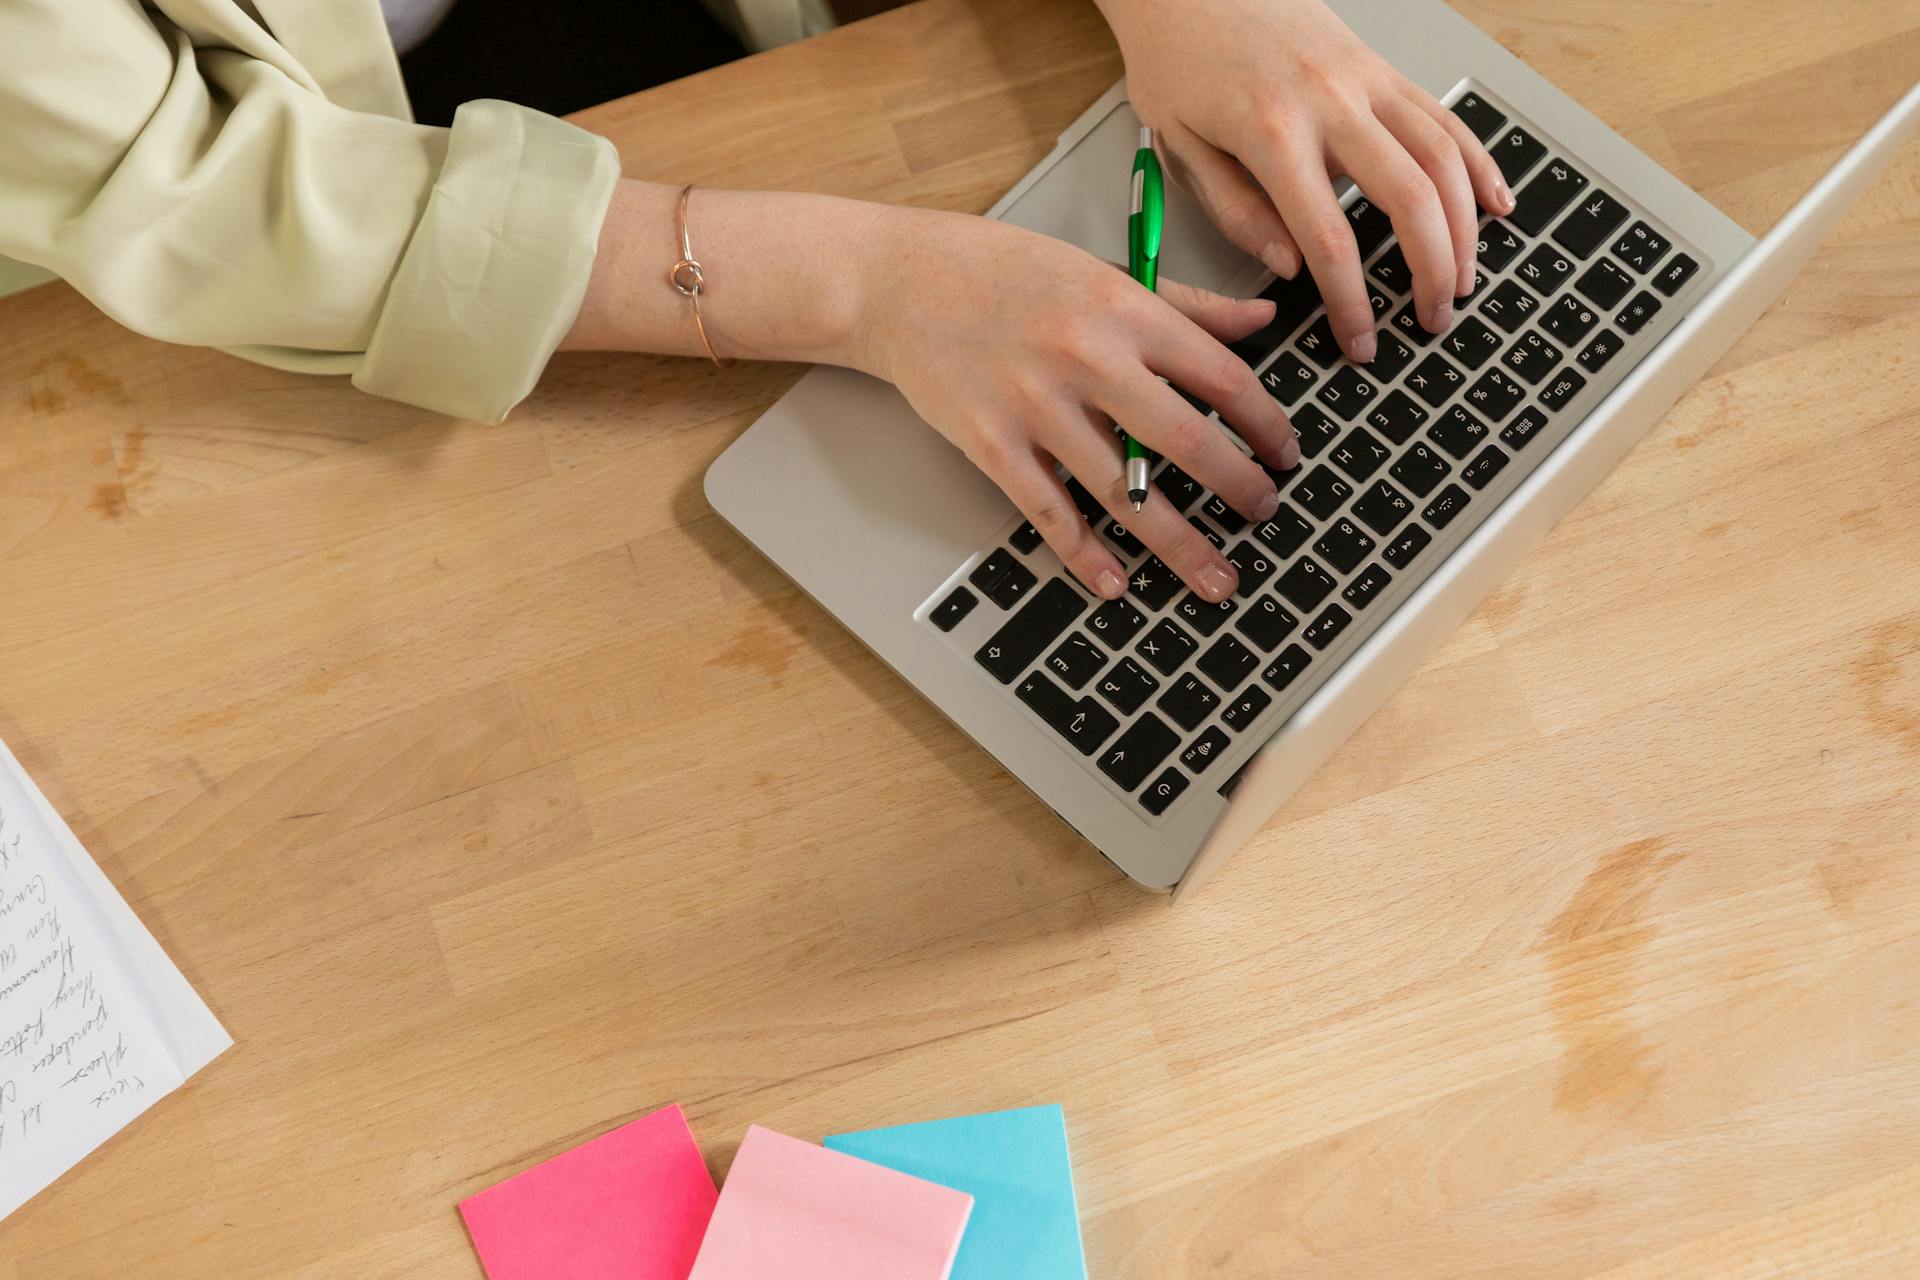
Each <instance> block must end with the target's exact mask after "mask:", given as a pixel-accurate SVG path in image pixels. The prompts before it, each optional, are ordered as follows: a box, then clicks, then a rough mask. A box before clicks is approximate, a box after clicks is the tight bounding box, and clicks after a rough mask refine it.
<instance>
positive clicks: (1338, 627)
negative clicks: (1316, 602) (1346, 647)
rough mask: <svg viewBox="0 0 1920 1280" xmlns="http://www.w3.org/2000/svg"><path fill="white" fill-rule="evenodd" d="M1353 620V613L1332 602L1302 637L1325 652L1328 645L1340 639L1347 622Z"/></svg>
mask: <svg viewBox="0 0 1920 1280" xmlns="http://www.w3.org/2000/svg"><path fill="white" fill-rule="evenodd" d="M1352 621H1353V615H1352V614H1350V613H1348V612H1347V611H1346V610H1345V609H1342V608H1341V607H1340V606H1339V605H1337V604H1330V605H1328V606H1327V607H1326V608H1325V609H1324V610H1322V611H1321V614H1320V616H1319V617H1317V618H1315V619H1314V620H1313V621H1312V622H1311V623H1309V624H1308V625H1307V629H1306V630H1305V631H1302V632H1301V633H1300V638H1301V639H1302V640H1305V641H1306V642H1307V643H1308V644H1310V645H1312V646H1313V647H1314V648H1315V649H1318V650H1320V651H1321V652H1322V653H1324V652H1326V648H1327V646H1328V645H1330V644H1332V643H1333V642H1334V641H1335V640H1338V639H1339V638H1340V633H1341V632H1342V631H1345V630H1346V629H1347V624H1348V623H1349V622H1352Z"/></svg>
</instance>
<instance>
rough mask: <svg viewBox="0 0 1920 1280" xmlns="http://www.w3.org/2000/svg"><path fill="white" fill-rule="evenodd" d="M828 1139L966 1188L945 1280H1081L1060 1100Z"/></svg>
mask: <svg viewBox="0 0 1920 1280" xmlns="http://www.w3.org/2000/svg"><path fill="white" fill-rule="evenodd" d="M825 1145H826V1146H827V1148H828V1149H829V1150H833V1151H843V1152H845V1153H846V1154H848V1155H851V1156H858V1157H859V1158H860V1159H862V1160H870V1161H872V1162H873V1163H874V1164H878V1165H885V1166H886V1167H887V1168H889V1169H897V1170H899V1171H900V1172H901V1173H910V1174H912V1175H913V1176H914V1177H916V1178H925V1179H926V1180H927V1181H928V1182H937V1183H940V1184H941V1185H942V1186H947V1187H952V1188H953V1189H954V1190H956V1191H965V1192H966V1193H968V1194H969V1195H971V1196H972V1197H973V1218H972V1220H971V1221H969V1222H968V1224H967V1232H966V1235H965V1236H963V1237H961V1240H960V1254H959V1256H958V1257H957V1258H956V1259H955V1260H954V1264H953V1276H952V1280H1013V1278H1015V1277H1017V1278H1018V1280H1087V1260H1086V1254H1085V1253H1084V1252H1083V1251H1082V1249H1081V1247H1080V1207H1079V1205H1078V1203H1077V1202H1076V1201H1075V1200H1074V1195H1073V1165H1072V1163H1071V1162H1070V1161H1069V1160H1068V1158H1067V1122H1066V1116H1065V1114H1064V1113H1063V1112H1062V1111H1061V1109H1060V1108H1059V1107H1057V1106H1051V1107H1027V1108H1025V1109H1023V1110H1020V1111H996V1112H993V1113H991V1114H988V1115H983V1116H961V1117H958V1118H957V1119H953V1120H929V1121H927V1122H926V1123H924V1124H903V1125H898V1126H896V1127H894V1128H891V1129H868V1130H865V1131H864V1132H861V1133H842V1134H836V1135H834V1136H833V1137H830V1138H828V1139H827V1140H826V1144H825Z"/></svg>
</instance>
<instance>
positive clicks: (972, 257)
mask: <svg viewBox="0 0 1920 1280" xmlns="http://www.w3.org/2000/svg"><path fill="white" fill-rule="evenodd" d="M861 261H862V262H864V263H867V264H870V265H868V266H867V267H866V268H864V269H862V270H861V272H860V284H859V289H860V291H861V293H862V295H863V296H862V298H861V306H860V315H861V320H860V324H859V333H858V336H857V339H856V341H855V344H854V346H855V353H854V355H853V356H852V358H850V359H849V360H847V361H846V363H850V364H853V365H855V366H856V367H859V368H862V369H864V370H865V371H867V372H869V373H872V374H874V375H876V376H878V377H883V378H886V379H887V380H888V381H890V382H892V383H894V384H895V385H896V386H898V387H899V389H900V390H901V391H902V392H903V393H904V394H905V395H906V397H907V399H908V401H910V402H911V403H912V405H913V407H914V408H915V409H916V410H917V411H918V412H919V413H920V416H921V417H923V418H925V419H926V420H927V421H928V422H930V423H932V424H933V425H934V427H936V428H937V429H938V430H939V431H940V432H941V434H943V435H945V436H946V437H947V438H948V439H949V440H951V441H952V442H953V443H954V444H955V445H957V446H959V447H960V449H961V450H962V451H964V452H965V453H966V455H967V457H968V458H970V459H972V461H973V462H974V463H975V465H977V466H978V467H980V469H981V470H982V471H984V472H986V474H987V475H988V476H989V477H990V478H991V479H992V480H993V481H994V482H995V483H996V484H998V485H999V486H1000V487H1001V488H1002V489H1003V490H1005V491H1006V493H1007V496H1008V497H1010V498H1012V499H1013V501H1014V504H1015V505H1016V506H1018V507H1019V508H1020V510H1021V511H1022V512H1023V513H1024V514H1025V515H1026V517H1027V519H1028V520H1030V521H1032V523H1033V527H1034V528H1035V529H1037V530H1039V531H1040V534H1041V536H1043V537H1044V538H1046V540H1047V542H1048V543H1049V544H1050V545H1051V546H1052V547H1053V549H1054V550H1055V551H1056V552H1057V553H1058V554H1059V556H1060V558H1061V560H1062V561H1064V562H1065V564H1066V566H1067V568H1068V570H1069V571H1071V572H1072V573H1073V574H1074V576H1076V577H1077V578H1079V579H1080V581H1081V582H1083V583H1085V584H1086V586H1087V587H1088V588H1089V589H1090V590H1092V591H1093V592H1094V593H1095V594H1096V595H1099V596H1102V597H1104V598H1106V599H1110V600H1111V599H1116V598H1118V597H1119V596H1120V595H1122V594H1123V593H1124V592H1125V591H1126V570H1125V568H1124V567H1123V566H1122V565H1121V563H1120V561H1119V560H1118V559H1117V558H1116V557H1115V556H1114V553H1113V550H1112V548H1111V547H1110V546H1109V545H1108V543H1107V542H1106V540H1105V539H1104V538H1102V537H1101V536H1100V534H1099V533H1098V532H1097V531H1096V530H1095V529H1094V528H1092V527H1090V526H1089V525H1088V523H1087V522H1086V520H1084V519H1082V518H1081V515H1080V512H1079V509H1078V508H1077V507H1076V506H1075V505H1074V503H1073V500H1072V498H1071V497H1070V496H1069V495H1068V493H1067V490H1066V488H1065V486H1064V485H1063V484H1062V482H1061V480H1060V479H1059V477H1058V476H1057V475H1056V474H1055V470H1054V464H1055V463H1056V462H1057V463H1059V464H1060V465H1061V466H1064V467H1065V468H1066V469H1067V470H1068V471H1069V472H1070V473H1071V474H1072V475H1073V476H1074V477H1075V478H1077V479H1078V480H1079V481H1080V483H1081V484H1083V485H1084V486H1086V488H1087V490H1088V491H1089V492H1090V493H1092V494H1093V495H1094V496H1095V497H1097V498H1098V499H1099V500H1100V504H1101V505H1102V506H1103V507H1104V508H1105V509H1106V511H1107V513H1108V514H1109V515H1111V516H1112V517H1113V518H1114V519H1115V520H1118V521H1119V522H1120V523H1121V525H1123V526H1124V527H1125V528H1126V529H1127V530H1128V531H1129V532H1131V533H1132V534H1133V535H1134V536H1135V537H1136V538H1138V539H1139V540H1140V541H1141V542H1143V543H1145V544H1146V545H1147V546H1148V547H1149V548H1150V549H1151V550H1152V551H1153V552H1154V553H1155V554H1157V555H1158V556H1159V557H1160V558H1161V559H1162V560H1163V561H1165V562H1166V564H1167V565H1168V566H1169V567H1170V568H1172V569H1173V571H1174V572H1175V573H1177V574H1179V576H1180V577H1181V579H1182V580H1184V581H1185V582H1186V583H1187V585H1188V586H1190V587H1192V588H1193V589H1194V590H1195V591H1197V592H1198V593H1199V594H1200V595H1201V596H1202V597H1204V598H1206V599H1208V600H1213V601H1219V600H1224V599H1225V598H1226V597H1227V596H1229V595H1231V594H1232V592H1233V590H1234V588H1235V586H1236V585H1237V584H1238V575H1237V574H1236V573H1235V571H1234V568H1233V566H1232V565H1231V564H1229V563H1228V562H1227V559H1226V557H1225V556H1224V555H1222V554H1221V553H1220V551H1219V550H1217V549H1216V548H1215V547H1214V545H1213V544H1212V543H1211V542H1209V541H1208V540H1207V539H1206V537H1205V536H1203V535H1202V534H1201V533H1200V532H1199V531H1197V530H1196V529H1195V528H1194V527H1193V526H1192V525H1190V524H1189V523H1188V522H1187V518H1186V517H1185V516H1183V515H1182V514H1181V513H1180V512H1179V511H1177V510H1176V509H1175V508H1174V506H1173V504H1172V503H1171V502H1169V501H1168V500H1167V498H1166V497H1165V496H1164V495H1163V494H1161V492H1160V491H1159V489H1158V488H1157V487H1155V488H1153V489H1151V490H1150V491H1149V493H1148V497H1147V501H1146V503H1145V505H1144V506H1142V508H1141V509H1140V510H1139V511H1138V512H1135V511H1134V509H1133V503H1132V502H1131V501H1130V500H1129V499H1128V497H1127V485H1126V474H1125V468H1124V465H1123V462H1122V457H1121V446H1120V443H1119V440H1118V438H1117V437H1116V436H1115V434H1114V431H1113V425H1112V424H1113V423H1115V422H1118V423H1120V424H1121V425H1123V426H1124V427H1125V428H1126V429H1127V430H1128V431H1129V432H1131V433H1132V434H1133V435H1134V437H1135V438H1137V439H1138V440H1140V441H1141V442H1142V443H1144V444H1145V445H1147V446H1148V447H1149V448H1151V449H1152V450H1154V451H1155V452H1156V453H1159V454H1162V455H1164V456H1165V457H1167V458H1170V459H1171V460H1172V461H1174V462H1175V463H1177V464H1178V465H1179V466H1180V468H1181V469H1182V470H1183V471H1185V472H1186V473H1187V474H1188V475H1190V476H1192V477H1193V478H1194V479H1195V480H1198V481H1199V482H1200V483H1201V484H1203V485H1205V486H1206V487H1207V488H1208V489H1210V490H1212V491H1213V492H1214V493H1215V494H1217V495H1218V496H1219V497H1220V498H1221V499H1223V500H1224V501H1225V502H1226V503H1227V504H1228V505H1230V506H1231V507H1233V508H1234V509H1235V510H1236V511H1238V512H1239V513H1240V514H1241V515H1243V516H1246V517H1247V518H1248V519H1249V520H1265V519H1267V518H1269V517H1270V516H1272V515H1273V513H1274V511H1275V509H1276V508H1277V506H1278V505H1279V494H1278V493H1277V491H1276V490H1275V488H1274V479H1273V476H1272V475H1270V474H1269V473H1268V471H1267V470H1265V469H1264V468H1263V467H1262V466H1261V465H1260V463H1259V462H1256V461H1254V460H1253V459H1251V458H1248V457H1247V456H1246V455H1245V454H1244V453H1242V452H1241V451H1240V450H1239V449H1238V448H1237V447H1236V446H1235V445H1234V443H1233V441H1232V439H1231V438H1230V437H1229V436H1228V435H1227V434H1226V433H1225V432H1224V431H1222V430H1221V428H1220V426H1219V425H1218V424H1217V423H1214V422H1212V421H1210V420H1209V419H1208V418H1206V417H1205V416H1204V415H1203V414H1202V413H1200V412H1198V411H1196V410H1195V409H1194V408H1193V407H1192V406H1191V405H1189V404H1188V403H1187V402H1186V401H1185V400H1184V399H1182V398H1181V397H1180V396H1179V395H1178V394H1177V393H1176V392H1175V391H1174V390H1173V387H1180V388H1183V389H1184V390H1186V391H1188V392H1190V393H1191V394H1193V395H1194V396H1196V397H1198V398H1199V399H1201V400H1203V401H1205V402H1206V403H1208V404H1210V405H1212V406H1213V407H1214V408H1216V409H1217V410H1219V412H1220V416H1221V417H1222V418H1223V419H1224V420H1225V421H1226V422H1228V423H1230V424H1232V426H1233V428H1234V430H1235V431H1236V432H1237V433H1238V434H1239V435H1240V437H1241V438H1242V439H1243V440H1245V441H1246V442H1247V444H1248V446H1249V447H1251V448H1252V449H1253V450H1254V452H1255V454H1256V455H1257V457H1258V458H1259V459H1260V461H1261V462H1264V463H1266V464H1267V466H1269V467H1272V468H1274V469H1275V470H1278V471H1287V470H1291V469H1292V468H1293V467H1295V466H1297V465H1298V463H1299V460H1300V444H1299V440H1298V439H1297V437H1296V436H1295V435H1294V432H1293V428H1292V427H1291V426H1290V425H1289V424H1288V422H1287V418H1286V414H1285V413H1284V412H1283V411H1282V410H1281V408H1280V406H1279V405H1278V404H1277V403H1275V402H1274V400H1273V398H1272V397H1271V396H1269V395H1268V394H1267V393H1266V391H1265V390H1264V389H1263V388H1262V387H1261V386H1260V383H1259V382H1258V381H1257V380H1256V379H1255V378H1254V376H1253V372H1252V371H1251V370H1250V369H1248V367H1247V365H1246V364H1245V362H1244V361H1242V360H1241V359H1240V358H1239V357H1237V356H1235V355H1234V354H1233V353H1232V352H1231V351H1229V350H1227V348H1226V347H1225V346H1223V345H1221V343H1222V341H1223V340H1224V341H1229V342H1230V341H1233V340H1234V339H1237V338H1243V337H1245V336H1247V335H1248V334H1250V333H1252V332H1253V331H1254V330H1256V329H1258V328H1259V327H1260V326H1261V325H1263V324H1265V323H1266V322H1267V321H1269V320H1271V319H1272V318H1273V304H1271V303H1269V302H1263V301H1260V300H1257V299H1256V300H1251V301H1235V300H1233V299H1230V298H1223V297H1220V296H1219V295H1217V294H1212V293H1206V292H1204V291H1201V290H1198V289H1191V288H1187V287H1186V286H1183V285H1180V284H1177V283H1174V282H1171V281H1163V282H1162V284H1161V293H1160V294H1159V295H1158V296H1156V295H1154V294H1153V293H1150V292H1148V291H1147V290H1146V289H1144V288H1142V287H1141V286H1140V285H1139V284H1137V283H1135V282H1134V281H1133V280H1132V279H1131V278H1130V277H1128V276H1127V275H1126V273H1124V272H1122V271H1118V270H1116V269H1115V268H1114V267H1113V266H1112V265H1110V264H1108V263H1105V262H1102V261H1101V260H1099V259H1098V258H1095V257H1093V256H1092V255H1091V254H1088V253H1086V252H1084V251H1082V250H1080V249H1078V248H1075V247H1074V246H1072V245H1069V244H1065V243H1062V242H1061V241H1058V240H1051V239H1048V238H1047V237H1045V236H1041V235H1036V234H1034V233H1033V232H1030V231H1024V230H1022V229H1020V228H1018V227H1013V226H1008V225H1006V224H1004V223H997V222H990V221H988V220H986V219H984V218H973V217H967V216H965V215H961V214H949V213H933V212H926V211H919V210H910V209H887V210H884V211H882V212H881V214H880V216H877V217H876V218H875V219H874V222H873V224H872V230H871V231H870V232H869V233H868V242H867V244H866V245H865V246H864V252H863V253H862V254H861ZM1162 378H1165V379H1168V380H1169V381H1170V382H1172V384H1173V386H1172V387H1170V386H1168V385H1166V383H1163V382H1162V381H1161V379H1162Z"/></svg>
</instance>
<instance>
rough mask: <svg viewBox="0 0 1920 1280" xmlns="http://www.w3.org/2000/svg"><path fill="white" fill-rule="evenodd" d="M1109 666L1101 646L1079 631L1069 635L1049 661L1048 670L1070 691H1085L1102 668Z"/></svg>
mask: <svg viewBox="0 0 1920 1280" xmlns="http://www.w3.org/2000/svg"><path fill="white" fill-rule="evenodd" d="M1106 665H1107V655H1106V653H1105V651H1103V650H1102V649H1101V648H1100V646H1098V645H1096V644H1095V643H1094V642H1093V641H1091V640H1089V639H1087V637H1086V636H1085V635H1084V634H1083V633H1081V632H1078V631H1072V632H1068V633H1067V638H1066V639H1065V640H1063V641H1061V642H1060V647H1059V648H1058V649H1055V650H1054V651H1053V653H1052V655H1051V656H1050V657H1048V659H1047V670H1048V671H1049V672H1051V673H1052V674H1054V675H1055V676H1058V677H1059V678H1060V680H1061V682H1062V683H1063V684H1065V685H1066V686H1067V687H1068V688H1069V689H1084V688H1086V687H1087V681H1089V680H1091V679H1093V678H1094V677H1095V676H1097V675H1099V674H1100V668H1102V667H1104V666H1106Z"/></svg>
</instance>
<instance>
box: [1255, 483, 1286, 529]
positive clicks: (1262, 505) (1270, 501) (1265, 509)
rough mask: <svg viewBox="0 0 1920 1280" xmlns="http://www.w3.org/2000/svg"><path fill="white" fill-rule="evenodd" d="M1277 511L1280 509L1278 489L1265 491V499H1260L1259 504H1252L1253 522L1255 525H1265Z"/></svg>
mask: <svg viewBox="0 0 1920 1280" xmlns="http://www.w3.org/2000/svg"><path fill="white" fill-rule="evenodd" d="M1279 509H1280V491H1279V490H1278V489H1269V490H1267V495H1266V497H1264V498H1262V499H1260V501H1259V502H1257V503H1255V504H1254V508H1253V518H1254V522H1255V523H1257V524H1264V523H1266V522H1267V521H1268V520H1271V519H1273V513H1274V512H1276V511H1278V510H1279Z"/></svg>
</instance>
